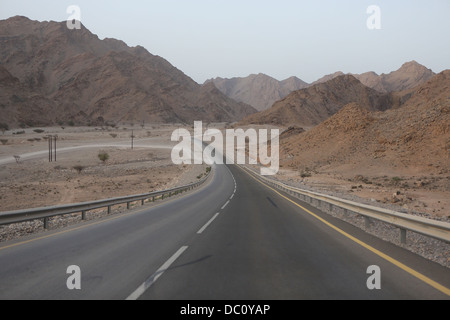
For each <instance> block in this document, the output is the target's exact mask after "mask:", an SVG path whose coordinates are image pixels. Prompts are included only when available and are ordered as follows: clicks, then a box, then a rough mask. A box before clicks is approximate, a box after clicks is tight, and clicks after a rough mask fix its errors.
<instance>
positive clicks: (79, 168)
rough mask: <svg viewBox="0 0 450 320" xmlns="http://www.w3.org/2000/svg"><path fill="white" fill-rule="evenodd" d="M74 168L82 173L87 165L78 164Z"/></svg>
mask: <svg viewBox="0 0 450 320" xmlns="http://www.w3.org/2000/svg"><path fill="white" fill-rule="evenodd" d="M73 169H74V170H75V171H77V172H78V174H80V173H81V172H82V171H83V170H84V169H85V167H83V166H80V165H77V166H74V167H73Z"/></svg>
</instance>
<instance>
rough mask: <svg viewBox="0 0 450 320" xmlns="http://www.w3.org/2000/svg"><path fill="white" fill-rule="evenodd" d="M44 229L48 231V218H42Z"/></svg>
mask: <svg viewBox="0 0 450 320" xmlns="http://www.w3.org/2000/svg"><path fill="white" fill-rule="evenodd" d="M44 229H45V230H47V229H48V218H44Z"/></svg>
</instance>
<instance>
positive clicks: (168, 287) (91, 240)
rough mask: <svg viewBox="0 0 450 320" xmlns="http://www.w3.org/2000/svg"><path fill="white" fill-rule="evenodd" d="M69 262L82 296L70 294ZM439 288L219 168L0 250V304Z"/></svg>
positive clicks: (446, 279)
mask: <svg viewBox="0 0 450 320" xmlns="http://www.w3.org/2000/svg"><path fill="white" fill-rule="evenodd" d="M289 199H291V200H289ZM319 218H322V219H325V220H326V221H327V222H328V224H326V223H324V221H325V220H324V221H322V220H320V219H319ZM330 225H332V226H333V227H330ZM337 230H341V231H343V232H338V231H337ZM349 235H351V236H349ZM355 239H358V242H356V241H355ZM361 243H363V244H364V245H361ZM368 248H369V249H368ZM380 253H382V254H381V256H380ZM386 257H388V259H387V258H386ZM71 265H76V266H79V267H80V270H81V290H69V289H68V288H67V285H66V282H67V279H68V278H69V276H70V274H67V268H68V266H71ZM373 265H376V266H378V267H379V268H380V279H381V289H379V290H378V289H375V290H369V289H368V287H367V280H368V278H369V277H370V276H371V275H370V274H368V273H367V269H368V267H369V266H373ZM447 288H450V273H449V270H448V269H447V268H444V267H442V266H440V265H438V264H436V263H433V262H430V261H428V260H425V259H423V258H421V257H419V256H417V255H415V254H413V253H411V252H409V251H406V250H404V249H401V248H399V247H396V246H394V245H391V244H389V243H386V242H384V241H381V240H379V239H376V238H374V237H372V236H370V235H368V234H366V233H364V232H363V231H361V230H359V229H356V228H354V227H353V226H350V225H348V224H346V223H344V222H341V221H339V220H336V219H333V218H331V217H329V216H327V215H325V214H322V213H321V212H319V211H318V210H316V209H314V208H311V207H309V206H308V204H305V203H302V202H300V201H299V200H295V199H292V198H290V197H289V196H287V195H284V194H282V193H279V192H277V191H275V190H272V189H270V188H268V187H267V186H265V185H263V184H262V183H260V182H258V181H256V180H255V179H254V178H252V177H251V176H249V175H248V174H247V173H245V172H244V171H243V170H242V169H240V168H238V167H235V166H229V167H227V166H225V165H220V166H217V167H216V170H215V174H214V177H213V179H212V180H211V181H210V182H209V184H208V185H206V186H204V187H202V188H201V189H199V190H197V191H195V192H193V193H190V194H186V195H184V196H181V197H179V198H177V199H171V200H168V201H167V202H162V203H160V204H158V205H157V206H155V207H151V208H150V207H148V208H146V207H143V208H140V209H136V210H134V211H130V212H129V213H128V214H126V215H121V216H114V217H111V218H109V219H106V220H101V221H94V222H90V223H88V224H83V225H80V226H77V227H72V228H69V229H63V230H57V231H54V232H50V233H46V234H44V235H40V236H35V237H33V238H30V239H27V240H26V241H24V240H23V239H22V240H20V241H15V242H10V243H4V244H2V245H1V246H0V299H3V300H5V299H50V300H58V299H111V300H113V299H114V300H115V299H117V300H124V299H129V300H136V299H141V300H298V299H450V296H449V295H448V293H447V294H446V292H448V289H447ZM446 290H447V291H446Z"/></svg>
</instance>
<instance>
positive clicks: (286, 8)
mask: <svg viewBox="0 0 450 320" xmlns="http://www.w3.org/2000/svg"><path fill="white" fill-rule="evenodd" d="M70 5H77V6H78V7H79V8H80V9H81V21H82V23H83V24H84V26H86V27H87V28H88V29H89V30H90V31H91V32H92V33H94V34H96V35H98V36H99V38H100V39H103V38H105V37H109V38H116V39H120V40H123V41H125V42H126V43H127V44H128V45H129V46H136V45H141V46H143V47H145V48H146V49H147V50H148V51H150V52H151V53H152V54H155V55H159V56H162V57H163V58H165V59H167V60H168V61H169V62H170V63H172V64H173V65H174V66H175V67H177V68H178V69H180V70H182V71H183V72H184V73H186V74H187V75H188V76H190V77H191V78H193V79H194V80H195V81H197V82H199V83H203V82H204V81H205V80H206V79H209V78H213V77H223V78H231V77H243V76H248V75H249V74H253V73H260V72H261V73H265V74H267V75H270V76H272V77H274V78H277V79H278V80H283V79H286V78H288V77H290V76H297V77H299V78H301V79H303V80H304V81H307V82H313V81H315V80H317V79H318V78H320V77H322V76H324V75H326V74H330V73H333V72H335V71H343V72H345V73H347V72H351V73H363V72H366V71H375V72H377V73H378V74H381V73H388V72H391V71H393V70H396V69H398V68H399V67H400V66H401V65H402V64H403V63H404V62H407V61H411V60H416V61H417V62H419V63H421V64H423V65H425V66H427V67H428V68H430V69H432V70H433V71H434V72H441V71H442V70H445V69H450V0H427V1H417V0H395V1H393V0H370V1H367V0H333V1H332V0H321V1H317V0H316V1H313V0H308V1H300V0H276V1H275V0H270V1H269V0H239V1H237V0H126V1H123V0H89V1H85V0H70V1H66V0H39V1H36V0H7V1H6V0H0V19H7V18H9V17H12V16H16V15H22V16H26V17H29V18H30V19H33V20H39V21H48V20H53V21H65V20H67V19H68V17H69V14H67V13H66V10H67V7H68V6H70ZM370 5H377V6H378V7H379V8H380V10H381V11H380V19H381V20H380V21H381V30H369V28H368V27H367V20H368V19H369V17H371V14H368V13H367V8H368V7H369V6H370ZM0 34H1V30H0Z"/></svg>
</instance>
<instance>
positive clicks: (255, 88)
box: [207, 73, 308, 111]
mask: <svg viewBox="0 0 450 320" xmlns="http://www.w3.org/2000/svg"><path fill="white" fill-rule="evenodd" d="M207 82H213V83H214V84H215V85H216V87H217V88H218V89H219V90H220V91H221V92H223V93H224V94H225V95H227V96H228V97H230V98H232V99H234V100H236V101H239V102H244V103H246V104H249V105H251V106H253V107H255V108H256V109H257V110H259V111H263V110H266V109H268V108H270V107H271V106H272V105H273V104H274V103H275V102H276V101H278V100H281V99H283V98H285V97H286V96H287V95H288V94H290V93H291V92H293V91H296V90H300V89H303V88H306V87H307V86H308V84H307V83H306V82H304V81H302V80H300V79H298V78H296V77H291V78H289V79H286V80H283V81H278V80H276V79H274V78H272V77H269V76H267V75H265V74H261V73H260V74H258V75H250V76H248V77H245V78H233V79H223V78H216V79H212V80H209V81H207Z"/></svg>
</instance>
